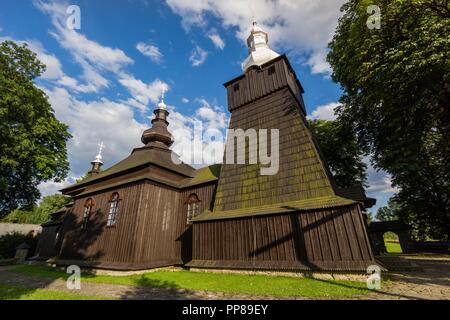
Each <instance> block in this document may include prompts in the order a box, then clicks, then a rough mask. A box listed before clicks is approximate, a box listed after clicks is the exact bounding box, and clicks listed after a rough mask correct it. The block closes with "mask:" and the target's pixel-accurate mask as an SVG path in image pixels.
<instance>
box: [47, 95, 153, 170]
mask: <svg viewBox="0 0 450 320" xmlns="http://www.w3.org/2000/svg"><path fill="white" fill-rule="evenodd" d="M45 90H46V92H47V94H48V95H49V99H50V103H51V105H52V106H53V108H54V109H55V114H56V117H57V118H58V119H59V120H60V121H62V122H64V123H66V124H67V125H69V128H70V132H71V134H72V135H73V138H72V139H70V140H69V143H68V154H69V161H70V165H71V176H83V175H84V173H85V172H87V171H88V170H89V168H90V161H91V160H93V159H94V156H95V155H96V154H97V152H98V143H99V142H100V141H104V143H105V145H106V147H105V149H104V152H103V161H104V162H105V166H110V165H112V164H114V163H116V162H117V161H119V160H121V159H123V158H124V157H126V156H127V155H128V154H129V153H130V152H131V150H132V148H133V147H134V146H138V145H140V137H141V135H142V132H143V130H145V129H146V128H147V127H148V126H149V125H150V124H142V123H139V122H137V121H136V119H135V118H134V114H133V109H132V108H131V107H130V106H128V105H127V104H125V103H120V102H115V101H110V100H108V99H99V100H92V101H82V100H78V99H77V98H75V97H73V96H72V95H70V93H69V92H68V91H67V90H66V89H64V88H53V89H45Z"/></svg>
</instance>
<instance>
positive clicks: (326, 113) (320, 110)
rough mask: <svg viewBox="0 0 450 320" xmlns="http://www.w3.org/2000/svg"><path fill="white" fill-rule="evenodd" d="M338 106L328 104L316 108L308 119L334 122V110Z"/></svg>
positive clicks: (331, 103) (334, 103) (336, 104)
mask: <svg viewBox="0 0 450 320" xmlns="http://www.w3.org/2000/svg"><path fill="white" fill-rule="evenodd" d="M339 105H340V104H339V103H337V102H330V103H327V104H325V105H321V106H318V107H317V108H316V110H314V111H313V112H312V113H311V116H309V117H308V118H310V119H313V120H318V119H320V120H335V119H336V114H335V113H334V110H335V108H336V107H338V106H339Z"/></svg>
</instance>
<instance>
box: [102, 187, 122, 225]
mask: <svg viewBox="0 0 450 320" xmlns="http://www.w3.org/2000/svg"><path fill="white" fill-rule="evenodd" d="M121 200H122V199H121V198H120V195H119V193H118V192H113V193H112V194H111V197H110V198H109V208H108V216H107V217H106V227H107V228H112V227H115V226H116V225H117V216H118V214H119V203H120V201H121ZM113 205H114V207H113ZM112 209H114V211H111V210H112Z"/></svg>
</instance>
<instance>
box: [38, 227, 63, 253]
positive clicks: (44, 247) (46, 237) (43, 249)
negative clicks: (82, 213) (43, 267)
mask: <svg viewBox="0 0 450 320" xmlns="http://www.w3.org/2000/svg"><path fill="white" fill-rule="evenodd" d="M59 227H60V225H50V226H45V227H43V228H42V232H41V233H40V234H39V240H38V244H37V246H36V252H35V255H36V256H38V257H40V258H50V257H54V256H56V255H57V254H58V252H57V250H56V233H57V231H58V229H59Z"/></svg>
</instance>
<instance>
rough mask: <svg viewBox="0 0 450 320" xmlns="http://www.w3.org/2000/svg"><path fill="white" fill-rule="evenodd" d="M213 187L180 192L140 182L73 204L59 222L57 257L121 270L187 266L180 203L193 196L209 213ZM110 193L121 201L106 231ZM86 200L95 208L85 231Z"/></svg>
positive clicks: (186, 227) (183, 212) (186, 233)
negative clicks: (90, 200) (116, 214)
mask: <svg viewBox="0 0 450 320" xmlns="http://www.w3.org/2000/svg"><path fill="white" fill-rule="evenodd" d="M214 188H215V183H212V184H206V185H203V186H199V187H193V188H189V189H185V190H181V191H180V190H178V189H175V188H171V187H167V186H165V185H162V184H158V183H154V182H150V181H147V182H144V181H142V182H138V183H133V184H129V185H126V186H122V187H119V188H114V189H109V190H107V191H104V192H99V193H97V194H93V195H91V196H86V197H82V198H79V199H76V200H75V203H74V205H73V207H72V209H71V212H69V213H68V214H67V215H66V218H65V220H64V222H63V229H62V230H63V237H64V240H63V243H62V245H61V251H60V254H59V257H58V258H59V259H60V260H61V261H64V260H68V261H84V262H86V261H93V262H96V263H98V265H101V266H105V267H108V266H112V267H114V268H115V267H117V266H118V267H117V268H124V269H127V268H130V269H133V268H135V267H137V266H141V267H142V268H145V267H146V266H147V267H150V266H151V267H156V266H159V265H170V264H179V263H181V262H182V261H185V262H187V261H189V260H190V259H191V247H192V245H191V241H192V240H191V230H190V227H191V226H190V225H187V224H186V218H187V216H186V215H187V206H186V204H185V200H186V199H187V197H188V196H189V195H190V194H191V193H196V194H197V195H198V197H199V199H200V200H201V203H200V209H201V210H203V209H206V208H209V207H210V206H211V200H212V197H213V193H214ZM114 192H118V193H119V195H120V198H121V201H120V203H119V212H118V218H117V223H116V225H115V226H114V227H107V226H106V221H107V216H108V210H109V199H110V197H111V195H112V193H114ZM88 198H92V199H93V200H94V203H95V204H94V208H93V211H92V214H91V218H90V221H89V226H88V229H87V230H81V223H82V217H83V210H84V204H85V201H86V200H87V199H88ZM94 266H95V264H94Z"/></svg>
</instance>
